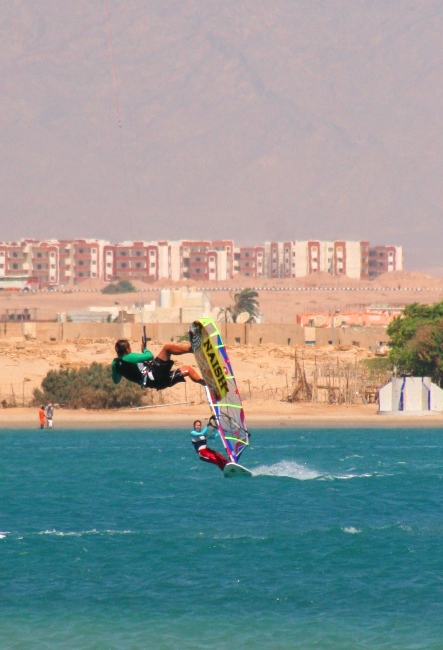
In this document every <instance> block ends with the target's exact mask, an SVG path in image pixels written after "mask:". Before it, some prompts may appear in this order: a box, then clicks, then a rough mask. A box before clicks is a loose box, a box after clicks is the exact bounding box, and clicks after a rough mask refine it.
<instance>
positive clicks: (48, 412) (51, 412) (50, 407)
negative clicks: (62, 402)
mask: <svg viewBox="0 0 443 650" xmlns="http://www.w3.org/2000/svg"><path fill="white" fill-rule="evenodd" d="M53 417H54V407H53V405H52V402H49V404H48V406H47V407H46V425H47V427H48V429H52V419H53Z"/></svg>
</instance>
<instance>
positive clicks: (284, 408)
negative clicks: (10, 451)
mask: <svg viewBox="0 0 443 650" xmlns="http://www.w3.org/2000/svg"><path fill="white" fill-rule="evenodd" d="M244 407H245V413H246V421H247V424H248V428H249V429H250V430H251V431H253V429H254V428H286V429H300V428H346V429H351V428H359V429H361V428H417V429H419V428H430V427H432V428H440V427H441V428H443V416H442V415H441V414H426V415H405V414H402V415H381V414H379V413H377V406H376V405H374V404H368V405H324V404H312V403H298V404H287V403H279V402H275V403H261V404H255V405H248V403H246V404H245V405H244ZM207 417H209V413H208V412H207V409H206V408H204V406H202V405H196V404H184V405H170V406H163V407H157V408H149V409H127V408H125V409H117V410H107V411H90V410H87V409H79V410H71V409H56V411H55V414H54V428H53V429H51V430H50V431H51V433H56V432H57V431H62V430H64V429H65V430H66V429H113V430H115V429H152V428H162V429H171V428H179V429H182V428H191V426H192V423H193V421H194V420H196V419H197V418H199V419H202V420H205V418H207ZM0 422H1V425H0V426H1V428H2V429H16V430H19V429H27V430H28V429H34V428H35V429H36V430H39V428H40V427H39V421H38V409H37V408H35V407H34V408H26V407H25V408H20V407H19V408H6V409H2V410H1V411H0ZM45 430H46V431H49V429H45Z"/></svg>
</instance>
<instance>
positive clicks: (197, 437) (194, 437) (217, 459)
mask: <svg viewBox="0 0 443 650" xmlns="http://www.w3.org/2000/svg"><path fill="white" fill-rule="evenodd" d="M213 420H214V416H212V417H211V418H210V419H209V422H208V424H207V425H206V426H205V428H204V429H202V423H201V420H196V421H195V422H194V429H193V430H192V431H191V442H192V444H193V445H194V449H195V451H196V452H197V454H198V455H199V456H200V460H204V461H205V462H206V463H214V465H217V467H219V468H220V469H221V471H223V470H224V468H225V465H226V464H227V463H228V462H229V461H228V459H227V458H225V457H224V456H223V455H222V454H219V453H218V451H214V450H213V449H210V448H209V447H208V446H207V445H206V441H207V440H208V439H211V440H213V439H215V438H217V437H218V436H219V435H220V434H219V432H218V431H216V430H215V425H214V424H212V422H213ZM209 428H211V429H212V431H211V432H210V433H208V430H209Z"/></svg>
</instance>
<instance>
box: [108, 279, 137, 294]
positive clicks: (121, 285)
mask: <svg viewBox="0 0 443 650" xmlns="http://www.w3.org/2000/svg"><path fill="white" fill-rule="evenodd" d="M134 291H137V289H136V288H135V287H134V285H133V284H132V282H130V281H129V280H120V282H117V284H114V283H112V282H111V284H108V285H107V286H106V287H104V288H103V289H102V293H134Z"/></svg>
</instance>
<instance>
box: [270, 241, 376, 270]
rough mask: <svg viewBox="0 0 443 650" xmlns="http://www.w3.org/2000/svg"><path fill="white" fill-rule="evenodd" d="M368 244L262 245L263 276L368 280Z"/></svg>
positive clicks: (304, 242) (277, 243)
mask: <svg viewBox="0 0 443 650" xmlns="http://www.w3.org/2000/svg"><path fill="white" fill-rule="evenodd" d="M368 252H369V243H368V242H367V241H357V242H354V241H340V240H337V241H333V242H330V241H320V240H308V241H285V242H266V243H265V268H266V276H267V277H271V278H297V277H303V276H305V275H310V274H311V273H320V272H323V273H329V274H330V275H334V276H339V275H346V276H347V277H350V278H356V279H359V278H367V277H368Z"/></svg>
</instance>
